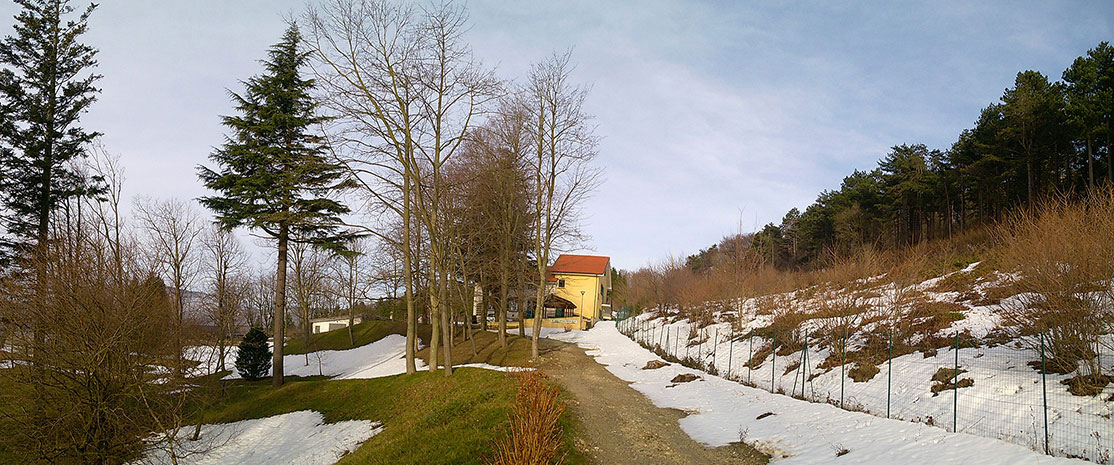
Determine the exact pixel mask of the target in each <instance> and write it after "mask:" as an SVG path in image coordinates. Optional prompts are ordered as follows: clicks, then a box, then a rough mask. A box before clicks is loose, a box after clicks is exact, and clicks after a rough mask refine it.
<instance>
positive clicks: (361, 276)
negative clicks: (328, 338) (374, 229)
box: [330, 239, 372, 347]
mask: <svg viewBox="0 0 1114 465" xmlns="http://www.w3.org/2000/svg"><path fill="white" fill-rule="evenodd" d="M345 249H346V250H345V253H341V254H336V256H335V257H334V260H333V261H332V264H333V266H332V273H330V275H331V277H332V279H333V286H332V289H333V290H334V291H335V292H336V295H337V297H339V298H340V300H341V301H342V302H343V304H344V307H346V308H347V309H348V345H349V346H352V347H355V346H356V335H355V334H354V333H353V328H352V327H353V326H355V324H356V307H357V306H358V305H359V304H360V303H362V302H363V300H364V298H365V297H366V296H367V292H368V289H369V288H370V286H371V284H372V278H371V275H370V274H368V273H366V270H364V268H365V266H366V263H365V262H366V261H367V255H368V251H369V249H370V247H368V243H367V240H366V239H353V240H352V241H350V242H349V243H348V245H347V246H346V247H345Z"/></svg>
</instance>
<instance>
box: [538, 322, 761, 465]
mask: <svg viewBox="0 0 1114 465" xmlns="http://www.w3.org/2000/svg"><path fill="white" fill-rule="evenodd" d="M546 346H548V347H546V350H545V353H544V354H543V355H542V359H543V360H544V362H543V364H542V367H541V368H542V370H543V371H545V372H546V373H547V374H548V375H549V376H550V377H551V378H552V379H553V380H554V381H556V382H557V383H558V384H560V385H561V386H562V387H563V388H564V389H566V390H567V391H568V392H569V393H570V394H572V397H573V399H572V400H571V401H570V405H569V406H568V409H569V410H570V411H571V412H572V413H573V414H574V415H576V417H577V419H578V420H579V423H580V427H581V431H580V432H579V434H577V436H578V439H577V448H578V449H580V450H581V451H584V452H585V453H586V454H587V455H588V456H589V457H590V458H592V460H593V461H594V462H595V463H598V464H601V465H610V464H701V465H707V464H711V465H720V464H760V463H766V462H767V459H766V457H765V456H764V455H762V454H761V453H759V452H758V451H756V450H754V449H753V448H752V447H750V446H748V445H745V444H732V445H729V446H724V447H717V448H714V449H711V448H707V447H704V446H703V445H701V444H699V443H697V442H696V441H693V440H692V439H691V438H689V437H688V435H686V434H685V432H684V431H681V427H680V426H679V425H678V424H677V420H679V419H680V418H682V417H684V416H685V414H684V413H683V412H681V411H680V410H675V409H663V408H658V407H655V406H654V404H652V403H651V402H650V400H649V399H647V398H646V397H645V396H643V395H642V393H640V392H638V391H635V390H634V389H633V388H631V387H630V386H629V385H628V384H627V383H626V382H625V381H623V380H621V379H619V378H616V377H615V375H612V374H611V372H609V371H607V369H606V368H604V367H603V365H600V364H599V363H596V361H595V360H592V358H591V357H589V356H587V355H585V354H584V350H583V349H581V348H579V347H576V346H575V345H572V344H567V343H557V342H554V343H553V344H546Z"/></svg>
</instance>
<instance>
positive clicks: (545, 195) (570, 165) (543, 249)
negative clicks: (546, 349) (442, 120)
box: [523, 52, 600, 358]
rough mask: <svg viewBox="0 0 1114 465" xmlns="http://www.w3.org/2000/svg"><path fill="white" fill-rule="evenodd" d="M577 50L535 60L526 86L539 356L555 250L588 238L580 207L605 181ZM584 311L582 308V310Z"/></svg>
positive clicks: (535, 339) (535, 342)
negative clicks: (578, 81)
mask: <svg viewBox="0 0 1114 465" xmlns="http://www.w3.org/2000/svg"><path fill="white" fill-rule="evenodd" d="M570 59H571V53H569V52H566V53H564V54H560V55H556V54H555V55H553V56H551V57H550V58H548V59H546V60H545V61H543V62H541V63H538V64H535V65H534V66H533V68H532V69H531V71H530V79H529V82H528V83H527V86H526V88H525V89H524V91H523V99H524V100H525V102H526V108H527V111H528V115H529V118H530V124H529V127H530V136H531V138H532V144H533V146H534V157H533V159H532V161H531V166H530V169H531V172H532V173H531V174H532V177H533V178H534V179H533V186H532V187H533V193H532V197H533V198H532V201H533V203H534V259H535V261H536V264H537V277H536V278H537V280H538V287H537V293H536V294H535V302H534V331H533V333H534V337H533V343H532V344H531V347H532V349H531V351H532V353H533V356H534V358H537V356H538V338H539V337H540V333H541V331H540V328H541V324H542V313H543V312H544V308H545V307H544V306H545V298H546V282H547V277H548V275H549V273H548V271H549V258H550V253H551V252H552V251H553V250H554V248H555V246H558V247H559V246H562V245H568V244H572V243H574V242H576V241H578V240H581V239H582V238H583V235H582V234H581V231H580V229H579V227H578V226H579V225H578V222H579V219H580V207H581V204H582V203H583V202H584V200H585V199H587V198H588V196H589V195H590V194H591V192H592V190H593V189H595V187H596V186H597V185H598V184H599V182H600V171H599V169H598V168H596V167H594V166H593V165H592V164H591V161H592V159H594V158H595V157H596V145H597V141H596V136H595V134H594V132H593V129H594V128H593V127H592V126H590V125H589V121H590V116H589V115H588V114H587V113H585V112H584V110H583V104H584V99H585V98H586V97H587V94H588V89H587V88H585V87H582V86H576V85H574V84H572V83H571V82H570V80H571V79H570V73H571V72H572V65H571V64H570ZM581 311H582V310H581Z"/></svg>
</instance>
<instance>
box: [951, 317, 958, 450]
mask: <svg viewBox="0 0 1114 465" xmlns="http://www.w3.org/2000/svg"><path fill="white" fill-rule="evenodd" d="M954 368H955V375H954V376H953V377H952V391H953V392H954V393H955V397H954V398H953V399H952V432H953V433H956V432H959V427H958V425H959V331H956V332H955V367H954Z"/></svg>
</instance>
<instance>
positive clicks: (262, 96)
mask: <svg viewBox="0 0 1114 465" xmlns="http://www.w3.org/2000/svg"><path fill="white" fill-rule="evenodd" d="M300 41H301V38H300V35H299V33H298V28H297V26H296V25H291V26H290V28H289V29H287V31H286V34H285V35H284V36H283V39H282V41H281V42H279V43H278V44H276V45H274V46H272V47H271V48H270V51H269V53H268V56H269V58H268V59H267V60H266V61H264V62H263V64H264V67H265V71H264V73H263V74H261V75H259V76H255V77H253V78H251V79H249V80H248V81H246V82H245V83H244V87H245V91H244V93H243V94H242V95H241V94H236V93H234V92H233V93H231V94H232V99H233V101H234V102H235V103H236V110H237V111H238V112H239V115H238V116H225V117H223V123H224V125H225V126H226V127H228V129H229V130H230V131H231V134H230V135H229V136H228V137H227V140H226V141H225V143H224V145H223V146H222V147H220V148H219V149H217V150H216V151H215V152H213V154H212V155H210V157H209V159H210V160H212V161H213V162H215V163H216V164H217V165H218V168H217V170H214V169H210V168H207V167H204V166H200V167H198V171H199V176H200V178H201V180H202V181H203V182H204V184H205V186H206V187H208V188H209V189H212V190H214V191H216V192H217V193H218V194H217V195H214V196H211V197H204V198H202V199H201V203H202V204H204V205H205V206H207V207H209V208H210V209H212V210H213V211H214V212H215V213H216V216H217V220H218V222H219V223H220V225H221V226H222V227H224V228H229V229H231V228H234V227H238V226H245V227H247V228H250V229H253V230H258V231H261V232H263V233H264V234H265V235H267V236H268V237H270V238H272V239H274V240H275V242H276V245H277V251H278V263H277V266H278V268H277V270H276V273H275V277H276V280H277V281H276V286H275V312H274V328H275V329H274V338H275V350H274V363H273V364H274V372H275V376H274V385H275V386H276V387H277V386H281V385H282V375H283V367H282V345H283V340H284V336H285V331H284V327H283V326H284V322H285V321H284V320H285V315H286V312H285V302H286V292H285V291H286V266H287V248H288V246H289V243H290V242H291V241H294V242H303V243H312V244H314V245H316V246H319V247H324V248H330V249H337V250H339V249H342V248H343V244H344V242H345V241H346V240H348V239H349V236H350V235H349V234H347V233H344V232H341V231H340V224H341V221H340V215H343V214H346V213H348V212H349V209H348V207H347V206H345V205H344V204H343V203H341V202H339V201H337V200H334V199H332V198H330V197H329V195H330V193H332V192H336V190H337V189H343V188H346V187H348V183H349V182H350V181H348V179H349V178H347V177H346V174H345V173H346V171H345V170H344V167H343V166H342V165H340V164H339V163H338V162H335V161H333V160H330V159H329V158H328V157H327V156H326V150H325V148H326V147H325V144H324V138H323V137H322V136H320V135H318V134H316V133H314V132H313V130H312V128H314V127H315V126H318V125H319V124H320V123H321V122H322V121H323V118H322V117H321V116H319V115H318V114H317V112H316V108H317V103H316V102H315V100H314V99H313V98H312V97H311V95H310V90H311V89H312V88H313V85H314V84H313V80H312V79H303V78H302V77H301V75H300V74H299V69H300V68H301V67H302V66H303V65H304V64H305V62H306V59H307V57H308V53H306V52H302V51H300V50H299V43H300ZM218 170H219V171H218Z"/></svg>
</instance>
